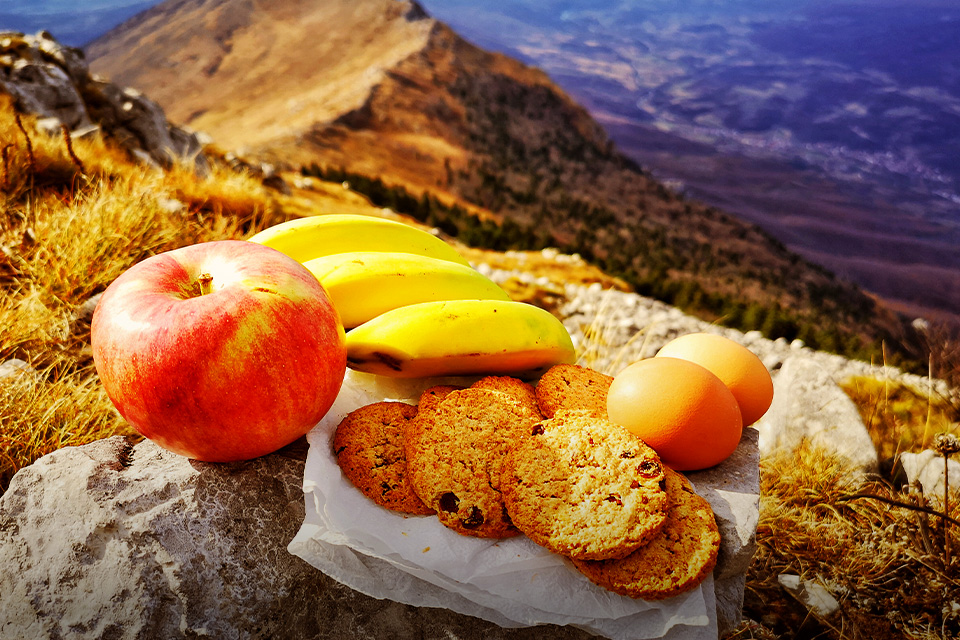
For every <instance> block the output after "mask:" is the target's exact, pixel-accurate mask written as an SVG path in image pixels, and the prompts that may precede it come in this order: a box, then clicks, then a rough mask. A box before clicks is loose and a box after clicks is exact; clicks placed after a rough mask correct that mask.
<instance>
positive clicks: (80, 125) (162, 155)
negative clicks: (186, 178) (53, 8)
mask: <svg viewBox="0 0 960 640" xmlns="http://www.w3.org/2000/svg"><path fill="white" fill-rule="evenodd" d="M3 38H4V41H5V42H7V44H6V45H5V46H4V49H5V56H6V57H8V58H9V64H8V65H4V66H3V67H0V91H5V92H6V93H9V94H10V95H11V96H13V98H14V100H15V101H16V103H17V107H18V108H19V109H20V110H21V111H23V112H26V113H31V114H34V115H36V116H38V117H39V118H40V119H41V120H40V127H41V129H42V130H43V131H45V132H47V133H50V134H59V131H60V124H59V123H63V124H65V125H66V126H67V127H68V128H69V129H70V130H71V131H79V132H84V133H89V132H91V131H95V130H96V129H97V128H99V129H100V130H101V131H103V132H104V133H105V134H106V135H107V136H109V137H111V138H113V139H115V140H117V141H119V142H120V144H122V145H123V146H125V147H126V148H127V149H128V150H129V151H131V152H132V153H133V155H134V156H136V157H140V158H143V157H146V158H149V159H150V161H151V163H156V164H159V165H161V166H169V165H170V164H171V163H174V162H184V163H192V164H193V165H194V167H196V169H197V171H198V172H199V173H201V174H206V173H207V172H208V171H209V170H210V166H209V163H208V161H207V159H206V156H204V155H203V154H202V153H201V151H202V147H201V144H200V142H199V140H198V139H197V137H196V136H195V135H194V134H192V133H189V132H187V131H185V130H183V129H181V128H179V127H176V126H173V125H171V124H170V123H169V122H167V119H166V116H165V115H164V113H163V110H162V109H161V108H160V107H159V105H157V104H156V103H155V102H153V101H151V100H149V99H147V98H146V97H144V96H142V95H140V94H139V93H138V92H136V91H133V90H130V89H121V88H120V87H117V86H116V85H114V84H111V83H110V82H107V81H105V80H103V79H100V78H96V77H93V76H92V75H91V74H90V69H89V66H88V65H87V62H86V60H85V59H84V56H83V52H82V51H81V50H80V49H75V48H72V47H65V46H63V45H61V44H60V43H58V42H57V41H56V40H55V39H54V38H53V37H52V36H51V35H50V34H49V33H47V32H45V31H41V32H40V33H38V34H36V35H25V34H22V33H14V32H7V33H4V34H3Z"/></svg>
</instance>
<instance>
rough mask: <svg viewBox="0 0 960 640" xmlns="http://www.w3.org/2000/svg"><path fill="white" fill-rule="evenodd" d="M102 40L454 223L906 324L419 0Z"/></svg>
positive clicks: (185, 115)
mask: <svg viewBox="0 0 960 640" xmlns="http://www.w3.org/2000/svg"><path fill="white" fill-rule="evenodd" d="M87 54H88V57H89V59H90V61H91V67H92V68H93V69H94V70H95V71H97V72H99V73H101V74H103V75H105V76H107V77H109V78H111V79H112V80H113V81H115V82H118V83H121V84H125V85H131V86H133V87H135V88H137V89H138V90H141V91H143V92H145V93H146V94H148V95H150V96H151V97H152V98H154V99H155V100H157V101H158V102H159V103H160V104H161V105H163V107H164V108H165V110H166V112H167V113H168V115H169V116H170V118H171V119H172V120H173V121H175V122H180V123H183V124H185V125H188V126H190V127H192V128H196V129H201V130H203V131H205V132H207V133H209V134H210V135H211V136H212V137H213V139H214V140H215V141H216V143H217V144H218V145H220V146H223V147H226V148H229V149H236V150H240V151H241V152H242V153H244V154H247V155H249V156H251V157H257V158H259V159H267V160H270V161H273V162H275V163H278V164H279V165H280V166H285V167H287V168H290V169H297V168H301V167H311V168H312V170H313V172H314V173H318V174H320V175H326V176H327V177H330V176H331V175H333V176H335V177H337V178H344V179H349V180H350V181H351V183H352V184H354V185H356V184H360V183H363V184H365V185H366V186H370V184H369V183H370V179H371V178H375V179H376V185H379V186H378V188H379V189H380V191H383V189H388V190H393V194H394V196H395V195H396V193H397V192H399V193H401V195H403V196H404V197H403V198H400V199H399V200H400V201H404V202H413V203H419V204H418V206H417V207H416V209H417V211H412V212H411V213H415V214H417V215H418V216H419V217H421V218H422V219H424V220H425V221H427V222H429V223H430V224H436V225H438V226H441V227H442V228H444V229H445V230H448V231H450V232H451V233H453V234H458V235H461V234H462V235H463V236H469V237H470V238H471V239H474V240H476V241H480V242H487V243H488V244H491V243H492V244H497V245H504V244H505V245H506V246H511V247H517V248H539V247H541V246H558V247H560V248H561V249H563V250H565V251H568V252H579V253H581V254H582V255H584V256H585V257H587V258H588V259H590V260H591V261H593V262H595V263H596V264H599V265H601V266H602V267H604V268H605V269H606V270H607V271H609V272H612V273H614V274H615V275H618V276H621V277H623V278H624V279H625V280H626V281H627V282H629V283H630V284H631V285H632V286H634V287H635V288H636V289H637V290H638V291H640V292H642V293H646V294H649V295H654V296H656V297H659V298H661V299H663V300H665V301H667V302H670V303H673V304H676V305H678V306H680V307H683V308H686V309H688V310H691V311H696V312H697V313H699V314H700V315H701V316H702V317H706V318H709V319H715V320H719V321H720V322H723V323H726V324H730V325H732V326H737V327H740V328H743V329H761V330H763V331H764V332H765V333H766V334H767V335H769V336H771V337H785V338H788V339H792V338H801V339H802V340H804V341H805V342H807V343H808V344H811V345H815V346H819V347H822V348H827V349H834V350H840V351H843V352H845V353H848V354H854V353H858V354H860V355H864V354H866V353H868V352H869V349H870V348H872V347H876V346H877V345H879V343H880V341H881V340H884V339H886V340H887V341H888V345H889V344H891V343H892V342H894V341H896V340H898V339H900V338H902V337H903V335H904V334H905V332H906V331H907V330H906V329H905V328H904V326H905V325H904V323H903V322H902V321H901V320H900V319H899V318H898V317H896V316H895V314H893V313H891V312H889V311H888V310H886V309H885V308H884V307H883V306H882V305H880V304H878V303H877V302H876V300H874V299H873V298H872V297H870V296H868V295H867V294H865V293H864V292H862V291H860V290H859V289H857V288H856V287H854V286H852V285H849V284H847V283H844V282H841V281H839V280H837V279H836V278H834V277H833V276H832V275H831V274H829V273H828V272H826V271H825V270H823V269H821V268H819V267H818V266H816V265H814V264H813V263H810V262H808V261H806V260H804V259H803V258H801V257H799V256H798V255H796V254H793V253H791V252H789V251H787V250H786V249H785V247H784V246H783V244H782V243H780V242H778V241H776V240H774V239H773V238H772V237H771V236H770V235H769V234H767V233H764V232H763V231H761V230H760V229H759V228H758V227H756V226H754V225H751V224H748V223H745V222H743V221H741V220H739V219H737V218H735V217H733V216H731V215H728V214H725V213H724V212H722V211H720V210H718V209H716V208H713V207H708V206H706V205H703V204H701V203H698V202H695V201H692V200H687V199H685V198H683V197H681V196H678V195H677V194H675V193H673V192H671V191H670V190H668V189H667V188H665V187H664V186H663V185H662V184H661V183H659V182H658V181H656V180H655V179H653V178H652V177H651V176H650V175H649V174H647V173H645V172H644V171H643V170H641V168H640V167H638V166H637V165H636V164H635V163H633V162H632V161H630V160H629V159H627V158H626V157H625V156H623V155H622V154H620V153H619V152H618V151H617V149H616V148H615V147H614V145H613V144H612V143H611V141H610V139H609V138H608V137H607V135H606V134H605V132H604V131H603V129H602V128H601V127H600V126H599V125H598V124H597V123H596V122H595V121H594V120H593V119H592V118H591V117H590V116H589V115H588V113H587V112H586V111H585V110H584V109H583V108H582V107H581V106H580V105H578V104H577V103H575V102H574V101H573V100H572V99H571V98H570V97H569V96H567V95H566V94H565V93H564V92H563V91H561V90H560V89H559V88H558V87H557V86H556V85H554V84H553V83H552V82H551V81H550V79H549V78H548V77H547V76H546V74H544V73H543V72H542V71H540V70H537V69H534V68H531V67H528V66H525V65H523V64H521V63H519V62H517V61H516V60H513V59H511V58H508V57H506V56H503V55H498V54H492V53H489V52H486V51H483V50H481V49H479V48H477V47H475V46H473V45H471V44H469V43H468V42H466V41H465V40H463V39H462V38H460V37H459V36H458V35H457V34H456V33H454V32H453V31H452V30H451V29H449V28H448V27H447V26H445V25H444V24H442V23H440V22H437V21H435V20H433V19H431V18H430V17H429V16H428V15H427V14H426V13H425V12H424V11H423V9H422V8H421V7H420V6H419V5H417V4H416V3H415V2H397V1H396V0H362V1H359V2H347V1H346V0H330V1H324V2H319V1H316V0H297V1H289V2H284V3H282V4H272V5H269V6H268V5H266V4H263V5H262V6H261V4H260V3H256V2H251V1H249V0H207V1H203V0H176V1H174V0H170V1H168V2H165V3H163V4H160V5H158V6H156V7H154V8H153V9H151V10H149V11H147V12H145V13H144V14H141V15H140V16H138V17H137V18H135V19H133V20H131V21H129V22H127V23H125V24H124V25H122V26H121V27H118V28H117V29H115V30H114V31H112V32H110V33H108V34H107V35H105V36H104V37H103V38H101V39H99V40H97V41H95V42H94V43H92V44H91V45H90V46H89V47H88V49H87ZM393 199H394V200H397V198H396V197H394V198H393ZM478 229H479V230H478Z"/></svg>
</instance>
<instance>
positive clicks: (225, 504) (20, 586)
mask: <svg viewBox="0 0 960 640" xmlns="http://www.w3.org/2000/svg"><path fill="white" fill-rule="evenodd" d="M305 457H306V451H305V441H303V440H301V441H300V442H298V443H296V444H295V445H292V446H291V447H288V448H286V449H284V450H282V451H280V452H277V453H275V454H272V455H269V456H265V457H263V458H259V459H256V460H252V461H249V462H242V463H233V464H208V463H200V462H196V461H191V460H189V459H187V458H184V457H182V456H178V455H175V454H172V453H169V452H166V451H165V450H163V449H160V448H159V447H157V446H156V445H154V444H152V443H151V442H149V441H144V442H141V443H139V444H136V445H134V444H133V442H132V441H131V440H130V439H127V438H123V437H119V436H118V437H113V438H109V439H106V440H101V441H99V442H95V443H92V444H89V445H86V446H83V447H67V448H64V449H61V450H58V451H56V452H54V453H51V454H49V455H47V456H45V457H43V458H41V459H40V460H38V461H37V462H36V463H34V464H33V465H31V466H29V467H26V468H24V469H22V470H21V471H20V472H18V473H17V474H16V475H15V476H14V478H13V480H12V481H11V483H10V487H9V489H8V490H7V492H6V493H5V494H4V495H3V496H2V498H0V638H2V639H3V640H7V639H11V640H12V639H15V638H31V639H44V638H66V637H70V638H104V637H110V638H117V639H126V638H130V639H133V638H193V637H198V636H207V637H213V638H241V639H249V638H264V639H265V638H285V639H291V640H296V639H300V638H303V639H306V638H337V639H339V638H370V639H384V640H386V639H388V638H389V639H391V640H393V639H395V638H414V637H416V638H437V639H440V638H454V637H455V638H461V639H463V640H471V639H480V638H484V639H500V638H503V639H506V638H518V639H526V638H529V639H534V638H542V637H545V636H549V637H551V638H556V639H558V640H573V639H578V640H586V639H587V638H590V637H592V636H590V635H589V634H588V633H586V632H584V631H581V630H578V629H574V628H570V627H554V626H546V625H545V626H540V627H535V628H527V629H504V628H500V627H498V626H496V625H494V624H492V623H488V622H484V621H482V620H479V619H477V618H472V617H469V616H464V615H459V614H456V613H453V612H451V611H448V610H446V609H431V608H417V607H411V606H407V605H402V604H399V603H396V602H392V601H382V600H376V599H374V598H370V597H368V596H365V595H362V594H360V593H358V592H356V591H353V590H351V589H349V588H347V587H345V586H343V585H341V584H340V583H338V582H336V581H334V580H333V579H331V578H329V577H327V576H326V575H324V574H323V573H321V572H320V571H317V570H315V569H313V568H312V567H311V566H310V565H308V564H307V563H306V562H303V561H302V560H300V559H299V558H298V557H296V556H294V555H292V554H290V553H289V552H287V550H286V546H287V544H288V543H289V541H290V540H291V539H292V538H293V536H294V535H295V534H296V532H297V530H298V528H299V526H300V525H301V523H302V520H303V516H304V504H303V493H302V488H301V484H302V478H303V467H304V460H305Z"/></svg>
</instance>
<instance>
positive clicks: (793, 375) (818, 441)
mask: <svg viewBox="0 0 960 640" xmlns="http://www.w3.org/2000/svg"><path fill="white" fill-rule="evenodd" d="M757 429H758V430H759V431H760V452H761V454H762V455H764V456H772V455H774V454H776V453H778V452H783V451H787V452H789V451H792V450H794V449H796V448H797V447H799V446H800V445H801V444H802V443H803V442H809V444H810V445H811V446H813V447H814V448H820V449H823V450H825V451H828V452H830V453H832V454H833V455H835V456H837V457H839V458H840V459H842V460H843V461H844V462H845V467H846V468H849V469H850V470H851V472H853V473H860V474H865V473H872V472H875V471H877V469H878V460H877V450H876V448H875V447H874V444H873V440H871V439H870V434H869V433H868V432H867V428H866V427H865V426H864V424H863V419H862V418H861V417H860V412H859V411H858V410H857V406H856V405H855V404H854V403H853V400H851V399H850V397H849V396H848V395H847V394H846V393H844V391H843V389H841V388H840V387H839V386H838V385H837V383H836V382H835V381H834V380H833V378H832V377H831V375H830V372H829V370H827V369H825V368H824V367H821V366H819V365H818V364H817V362H816V361H815V360H813V359H810V358H803V357H799V356H794V357H791V358H788V359H787V360H786V362H784V363H783V366H782V367H781V369H780V372H779V373H778V375H777V377H776V379H775V380H774V390H773V404H772V405H771V406H770V409H769V410H768V411H767V413H766V415H765V416H764V417H763V418H762V419H761V420H760V421H759V422H758V423H757Z"/></svg>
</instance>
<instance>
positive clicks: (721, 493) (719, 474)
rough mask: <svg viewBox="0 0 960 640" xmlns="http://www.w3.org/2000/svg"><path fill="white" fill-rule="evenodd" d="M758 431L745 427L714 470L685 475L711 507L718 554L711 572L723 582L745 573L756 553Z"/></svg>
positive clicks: (758, 466)
mask: <svg viewBox="0 0 960 640" xmlns="http://www.w3.org/2000/svg"><path fill="white" fill-rule="evenodd" d="M759 435H760V434H759V432H758V431H757V430H756V429H754V428H752V427H747V428H746V429H744V430H743V436H742V437H741V438H740V444H739V445H738V446H737V449H736V450H735V451H734V452H733V454H732V455H731V456H730V457H729V458H727V459H726V460H724V461H723V462H721V463H720V464H719V465H717V466H715V467H711V468H710V469H705V470H703V471H694V472H691V473H688V474H686V475H687V477H688V478H689V479H690V481H691V482H692V483H693V485H694V487H696V489H697V493H698V494H700V495H702V496H703V497H704V498H706V500H707V501H708V502H709V503H710V506H711V507H713V513H714V515H715V516H716V520H717V526H718V527H719V529H720V538H721V539H722V540H723V543H722V544H721V545H720V555H719V556H718V558H717V566H716V568H715V569H714V571H713V574H714V578H715V579H717V580H723V579H725V578H732V577H735V576H743V575H745V574H746V571H747V567H748V566H749V565H750V560H752V559H753V554H754V552H756V550H757V523H758V522H759V520H760V449H759V446H758V440H759Z"/></svg>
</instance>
